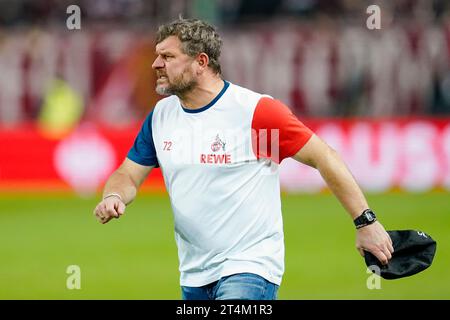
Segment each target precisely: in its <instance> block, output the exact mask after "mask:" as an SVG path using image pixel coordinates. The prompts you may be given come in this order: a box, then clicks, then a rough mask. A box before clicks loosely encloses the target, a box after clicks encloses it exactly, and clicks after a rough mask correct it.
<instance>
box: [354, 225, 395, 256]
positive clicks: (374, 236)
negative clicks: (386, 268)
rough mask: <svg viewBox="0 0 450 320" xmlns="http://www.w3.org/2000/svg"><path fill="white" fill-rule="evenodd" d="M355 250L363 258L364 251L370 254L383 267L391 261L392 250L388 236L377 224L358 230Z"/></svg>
mask: <svg viewBox="0 0 450 320" xmlns="http://www.w3.org/2000/svg"><path fill="white" fill-rule="evenodd" d="M356 248H357V250H358V251H359V253H360V254H361V255H362V256H364V250H365V251H368V252H370V253H372V254H373V255H374V256H375V257H376V258H377V259H378V260H379V261H380V262H381V264H383V265H386V264H388V262H389V260H390V259H392V254H393V253H394V248H393V245H392V239H391V238H390V237H389V234H388V233H387V232H386V231H385V230H384V228H383V227H382V226H381V224H379V223H374V224H373V225H370V226H367V227H364V228H361V229H359V231H358V233H357V241H356Z"/></svg>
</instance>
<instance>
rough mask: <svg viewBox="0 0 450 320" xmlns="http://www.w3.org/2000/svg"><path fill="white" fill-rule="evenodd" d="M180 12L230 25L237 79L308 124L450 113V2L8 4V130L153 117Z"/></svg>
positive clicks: (2, 2) (225, 60)
mask: <svg viewBox="0 0 450 320" xmlns="http://www.w3.org/2000/svg"><path fill="white" fill-rule="evenodd" d="M73 4H76V5H78V6H79V7H80V8H81V15H82V16H81V18H82V21H81V30H78V31H68V30H67V29H66V19H67V17H68V14H67V13H66V9H67V7H68V6H69V5H73ZM372 4H377V5H379V6H380V8H381V27H382V28H381V30H368V29H367V28H366V19H367V18H368V16H369V14H368V13H367V12H366V9H367V7H368V6H369V5H372ZM179 15H182V16H183V17H196V18H202V19H206V20H208V21H210V22H212V23H214V24H216V25H217V26H218V27H219V30H220V33H221V34H222V36H223V38H224V48H223V53H222V60H221V62H222V70H223V71H224V77H225V78H226V79H228V80H230V81H232V82H234V83H236V84H239V85H243V86H245V87H248V88H251V89H253V90H255V91H259V92H264V93H268V94H270V95H272V96H274V97H276V98H278V99H280V100H282V101H284V102H285V103H286V104H288V105H289V106H290V107H291V108H292V109H293V110H294V111H295V112H296V113H297V114H298V115H301V116H307V117H343V116H344V117H346V116H364V117H367V116H368V117H392V116H421V115H429V114H432V115H448V114H450V1H448V0H396V1H389V0H378V1H376V0H373V1H369V0H364V1H362V0H265V1H260V0H171V1H169V0H96V1H88V0H0V124H2V125H5V124H6V125H14V124H18V123H19V124H20V123H25V122H28V121H30V120H35V119H41V120H43V121H44V123H46V122H45V121H47V122H48V121H50V122H51V121H52V119H53V118H58V117H59V116H58V115H57V114H58V112H57V110H62V111H61V112H64V110H66V115H65V116H64V117H65V118H66V120H65V121H69V122H70V121H75V120H80V119H88V120H94V121H99V122H105V123H108V124H118V123H119V124H126V123H130V122H132V121H137V120H140V119H142V116H143V115H144V114H146V113H147V112H148V111H149V110H151V108H152V107H153V106H154V104H155V103H156V101H157V100H158V99H160V98H161V97H159V96H157V95H156V94H155V93H154V90H153V87H154V81H155V79H154V75H153V73H152V72H151V69H150V65H151V62H152V60H153V59H154V39H153V36H154V31H155V28H156V27H157V26H158V25H159V24H161V23H164V22H167V21H170V20H173V19H174V18H177V17H178V16H179ZM61 105H62V106H63V107H61ZM55 110H56V111H55ZM67 110H72V111H70V112H68V111H67ZM67 114H71V115H72V117H73V118H74V119H68V116H67ZM75 118H76V119H75Z"/></svg>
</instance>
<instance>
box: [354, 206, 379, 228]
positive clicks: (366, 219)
mask: <svg viewBox="0 0 450 320" xmlns="http://www.w3.org/2000/svg"><path fill="white" fill-rule="evenodd" d="M375 221H377V217H376V215H375V213H374V212H373V211H372V210H371V209H366V210H364V211H363V212H362V213H361V215H359V216H358V217H356V218H355V219H354V220H353V223H354V224H355V227H356V229H361V228H362V227H365V226H368V225H371V224H372V223H374V222H375Z"/></svg>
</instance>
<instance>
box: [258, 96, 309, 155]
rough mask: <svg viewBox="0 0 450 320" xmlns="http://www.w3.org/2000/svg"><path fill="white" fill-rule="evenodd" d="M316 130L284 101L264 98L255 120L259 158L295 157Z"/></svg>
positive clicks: (259, 103)
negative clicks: (295, 113) (307, 125)
mask: <svg viewBox="0 0 450 320" xmlns="http://www.w3.org/2000/svg"><path fill="white" fill-rule="evenodd" d="M313 134H314V133H313V132H312V131H311V130H310V129H309V128H308V127H306V126H305V125H304V124H303V123H302V122H301V121H300V120H298V119H297V117H296V116H295V115H294V114H293V113H292V112H291V110H290V109H289V108H288V107H287V106H285V105H284V104H283V103H282V102H280V101H278V100H274V99H272V98H270V97H262V98H261V99H260V100H259V101H258V104H257V106H256V108H255V111H254V114H253V120H252V148H253V153H254V154H255V156H256V158H257V159H260V158H269V159H271V160H272V161H274V162H276V163H280V162H281V161H282V160H283V159H285V158H288V157H292V156H294V155H295V154H296V153H297V152H298V151H299V150H300V149H301V148H302V147H303V146H304V145H305V144H306V143H307V142H308V141H309V139H310V138H311V137H312V135H313Z"/></svg>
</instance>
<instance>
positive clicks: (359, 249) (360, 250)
mask: <svg viewBox="0 0 450 320" xmlns="http://www.w3.org/2000/svg"><path fill="white" fill-rule="evenodd" d="M356 249H357V250H358V252H359V254H360V255H361V257H364V249H363V248H356Z"/></svg>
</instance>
